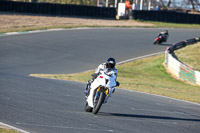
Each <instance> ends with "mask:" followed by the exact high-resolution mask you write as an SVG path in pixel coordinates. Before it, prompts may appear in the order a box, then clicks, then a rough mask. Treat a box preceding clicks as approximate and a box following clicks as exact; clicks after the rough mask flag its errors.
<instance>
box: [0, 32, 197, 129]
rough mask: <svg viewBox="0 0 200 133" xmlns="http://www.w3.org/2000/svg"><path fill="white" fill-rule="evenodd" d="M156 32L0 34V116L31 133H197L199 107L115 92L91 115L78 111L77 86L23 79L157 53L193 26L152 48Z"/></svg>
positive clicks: (81, 89) (80, 91)
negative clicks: (36, 74)
mask: <svg viewBox="0 0 200 133" xmlns="http://www.w3.org/2000/svg"><path fill="white" fill-rule="evenodd" d="M162 30H163V29H153V28H147V29H143V28H83V29H82V28H78V29H69V30H63V31H51V32H40V33H32V34H23V35H10V36H1V37H0V46H1V48H0V121H1V122H3V123H6V124H9V125H12V126H15V127H17V128H20V129H23V130H25V131H27V132H31V133H66V132H67V133H77V132H78V133H90V132H92V133H94V132H95V133H100V132H101V133H102V132H115V133H122V132H123V133H133V132H134V133H161V132H162V133H169V132H170V133H199V130H200V126H199V125H200V105H199V104H193V103H188V102H184V101H180V100H175V99H171V98H166V97H161V96H156V95H150V94H145V93H140V92H135V91H129V90H125V89H117V90H116V92H115V93H114V94H113V95H112V97H111V98H110V99H109V101H108V103H107V104H105V105H103V106H102V108H101V109H100V112H99V113H98V114H97V115H93V114H90V113H87V112H85V111H84V105H85V98H84V94H83V92H84V88H85V84H84V83H78V82H71V81H62V80H52V79H42V78H35V77H29V76H28V75H29V74H33V73H52V74H55V73H59V74H60V73H77V72H82V71H86V70H90V69H95V68H96V67H97V66H98V65H99V64H100V63H103V62H104V61H105V60H106V59H107V58H108V57H114V58H116V60H117V61H118V62H119V61H123V60H127V59H131V58H135V57H139V56H143V55H148V54H152V53H157V52H162V51H163V52H164V51H165V49H166V48H167V46H169V45H171V44H172V43H175V42H178V41H182V40H185V39H190V38H194V37H199V35H200V34H199V33H200V30H199V29H169V34H170V36H169V40H168V42H167V44H166V43H165V44H163V45H153V41H154V39H155V37H156V35H157V33H158V32H160V31H162ZM138 67H139V66H138ZM119 82H120V81H119ZM188 89H189V88H188Z"/></svg>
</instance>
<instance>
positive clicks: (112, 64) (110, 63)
mask: <svg viewBox="0 0 200 133" xmlns="http://www.w3.org/2000/svg"><path fill="white" fill-rule="evenodd" d="M115 65H116V61H115V59H114V58H112V57H110V58H108V59H107V60H106V67H107V68H114V67H115Z"/></svg>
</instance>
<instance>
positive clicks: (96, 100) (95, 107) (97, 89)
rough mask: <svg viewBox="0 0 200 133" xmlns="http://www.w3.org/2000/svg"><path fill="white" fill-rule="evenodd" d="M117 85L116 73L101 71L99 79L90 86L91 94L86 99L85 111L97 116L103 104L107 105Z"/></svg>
mask: <svg viewBox="0 0 200 133" xmlns="http://www.w3.org/2000/svg"><path fill="white" fill-rule="evenodd" d="M116 85H117V84H116V75H115V73H114V71H112V70H107V71H100V73H99V75H98V76H97V78H96V79H95V80H94V81H93V83H92V84H91V86H89V87H90V92H89V94H88V97H86V105H85V111H86V112H92V113H93V114H97V113H98V112H99V110H100V108H101V106H102V104H104V103H106V102H107V100H108V98H109V97H111V93H113V92H114V91H115V87H116ZM90 93H91V94H90Z"/></svg>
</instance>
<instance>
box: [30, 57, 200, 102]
mask: <svg viewBox="0 0 200 133" xmlns="http://www.w3.org/2000/svg"><path fill="white" fill-rule="evenodd" d="M163 62H164V54H162V55H158V56H153V57H148V58H144V59H139V60H136V61H133V62H129V63H126V64H121V65H118V66H117V69H118V81H119V82H120V88H126V89H130V90H136V91H141V92H146V93H152V94H158V95H163V96H168V97H173V98H178V99H182V100H187V101H191V102H197V103H200V97H199V96H200V87H199V86H194V85H189V84H186V83H183V82H182V81H179V80H176V79H173V78H172V77H171V75H170V74H168V73H167V72H166V71H165V68H164V67H163V65H162V63H163ZM93 72H94V71H89V72H84V73H79V74H78V73H77V74H54V75H53V74H48V75H46V74H44V75H41V74H35V75H34V74H32V75H30V76H36V77H37V76H39V77H47V78H57V79H63V80H73V81H80V82H85V83H86V82H87V80H88V79H89V78H90V75H91V74H92V73H93Z"/></svg>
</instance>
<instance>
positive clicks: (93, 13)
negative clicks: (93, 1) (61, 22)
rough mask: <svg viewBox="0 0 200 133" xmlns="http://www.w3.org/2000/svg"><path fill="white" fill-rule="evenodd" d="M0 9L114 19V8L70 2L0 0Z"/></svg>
mask: <svg viewBox="0 0 200 133" xmlns="http://www.w3.org/2000/svg"><path fill="white" fill-rule="evenodd" d="M0 11H4V12H18V13H34V14H44V15H58V16H81V17H93V18H108V19H115V16H116V8H106V7H95V6H85V5H70V4H52V3H31V2H14V1H1V0H0Z"/></svg>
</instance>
